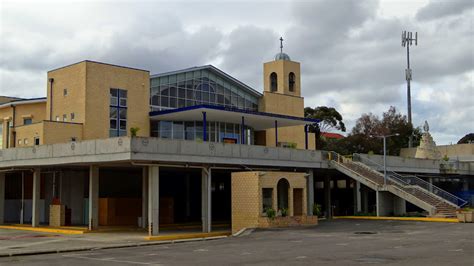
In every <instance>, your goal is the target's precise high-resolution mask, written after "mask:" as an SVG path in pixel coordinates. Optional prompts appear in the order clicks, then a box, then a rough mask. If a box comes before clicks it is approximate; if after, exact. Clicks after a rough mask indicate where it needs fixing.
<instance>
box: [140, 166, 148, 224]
mask: <svg viewBox="0 0 474 266" xmlns="http://www.w3.org/2000/svg"><path fill="white" fill-rule="evenodd" d="M147 223H148V168H147V167H143V168H142V224H141V226H142V228H146V226H147Z"/></svg>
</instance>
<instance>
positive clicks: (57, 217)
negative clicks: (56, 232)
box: [49, 205, 66, 227]
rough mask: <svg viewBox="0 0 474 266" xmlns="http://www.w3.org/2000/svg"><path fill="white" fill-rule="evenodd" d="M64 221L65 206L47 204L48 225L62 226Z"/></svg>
mask: <svg viewBox="0 0 474 266" xmlns="http://www.w3.org/2000/svg"><path fill="white" fill-rule="evenodd" d="M65 222H66V206H64V205H49V226H53V227H59V226H64V224H65Z"/></svg>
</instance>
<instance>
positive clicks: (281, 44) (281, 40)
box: [280, 37, 283, 53]
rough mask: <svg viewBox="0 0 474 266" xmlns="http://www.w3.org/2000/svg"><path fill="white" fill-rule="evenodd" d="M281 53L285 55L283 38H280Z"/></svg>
mask: <svg viewBox="0 0 474 266" xmlns="http://www.w3.org/2000/svg"><path fill="white" fill-rule="evenodd" d="M280 52H281V53H283V37H280Z"/></svg>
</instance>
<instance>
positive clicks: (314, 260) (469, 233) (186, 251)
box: [0, 220, 474, 265]
mask: <svg viewBox="0 0 474 266" xmlns="http://www.w3.org/2000/svg"><path fill="white" fill-rule="evenodd" d="M83 264H87V265H241V264H245V265H359V264H389V265H474V224H460V223H432V222H407V221H369V220H334V221H327V222H321V223H320V225H318V226H316V227H305V228H294V229H275V230H257V231H254V232H253V233H251V234H248V235H244V236H240V237H229V238H225V239H219V240H209V241H198V242H187V243H175V244H164V245H154V246H144V247H133V248H120V249H104V250H94V251H85V252H73V253H59V254H49V255H31V256H19V257H5V258H0V265H83Z"/></svg>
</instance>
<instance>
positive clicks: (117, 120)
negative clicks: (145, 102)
mask: <svg viewBox="0 0 474 266" xmlns="http://www.w3.org/2000/svg"><path fill="white" fill-rule="evenodd" d="M72 117H73V114H72V113H71V120H72ZM109 121H110V123H109V136H110V137H117V136H126V135H127V91H126V90H122V89H110V107H109Z"/></svg>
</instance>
